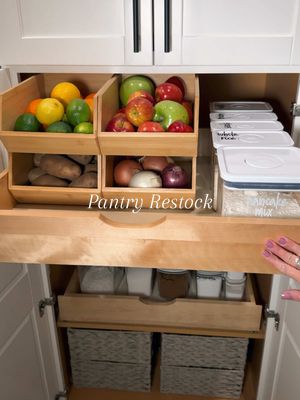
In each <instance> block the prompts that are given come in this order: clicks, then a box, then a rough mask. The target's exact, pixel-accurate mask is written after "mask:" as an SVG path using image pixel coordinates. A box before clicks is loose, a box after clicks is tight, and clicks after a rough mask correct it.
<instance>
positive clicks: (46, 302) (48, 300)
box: [39, 296, 56, 317]
mask: <svg viewBox="0 0 300 400" xmlns="http://www.w3.org/2000/svg"><path fill="white" fill-rule="evenodd" d="M55 303H56V299H55V297H54V296H51V297H45V298H44V299H42V300H40V301H39V313H40V317H43V316H44V314H45V308H46V306H51V307H53V306H54V305H55Z"/></svg>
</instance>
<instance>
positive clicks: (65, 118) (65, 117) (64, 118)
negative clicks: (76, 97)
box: [61, 114, 69, 124]
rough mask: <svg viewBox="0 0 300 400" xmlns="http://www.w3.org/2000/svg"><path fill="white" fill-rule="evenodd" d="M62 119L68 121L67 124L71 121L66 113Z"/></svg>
mask: <svg viewBox="0 0 300 400" xmlns="http://www.w3.org/2000/svg"><path fill="white" fill-rule="evenodd" d="M61 120H62V121H64V122H66V123H67V124H68V123H69V121H68V118H67V115H66V114H64V116H63V117H62V119H61Z"/></svg>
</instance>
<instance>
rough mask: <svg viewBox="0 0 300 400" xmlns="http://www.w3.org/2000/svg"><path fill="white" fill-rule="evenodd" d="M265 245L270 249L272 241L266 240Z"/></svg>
mask: <svg viewBox="0 0 300 400" xmlns="http://www.w3.org/2000/svg"><path fill="white" fill-rule="evenodd" d="M266 246H267V247H268V248H269V249H272V247H273V242H272V240H268V241H267V243H266Z"/></svg>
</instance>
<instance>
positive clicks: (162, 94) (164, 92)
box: [155, 83, 183, 103]
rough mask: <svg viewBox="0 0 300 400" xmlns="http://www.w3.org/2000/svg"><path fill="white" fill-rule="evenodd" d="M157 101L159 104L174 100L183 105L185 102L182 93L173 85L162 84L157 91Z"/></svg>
mask: <svg viewBox="0 0 300 400" xmlns="http://www.w3.org/2000/svg"><path fill="white" fill-rule="evenodd" d="M155 100H156V101H157V102H159V101H163V100H172V101H177V102H178V103H181V102H182V100H183V95H182V91H181V89H179V87H178V86H176V85H174V84H173V83H162V84H160V85H158V86H157V88H156V89H155Z"/></svg>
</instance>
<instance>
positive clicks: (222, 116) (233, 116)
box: [209, 112, 278, 122]
mask: <svg viewBox="0 0 300 400" xmlns="http://www.w3.org/2000/svg"><path fill="white" fill-rule="evenodd" d="M209 117H210V120H211V121H222V122H249V121H250V122H260V121H277V119H278V118H277V115H276V114H275V113H273V112H266V113H263V112H261V113H257V112H255V113H252V112H246V113H245V112H215V113H210V114H209Z"/></svg>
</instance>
